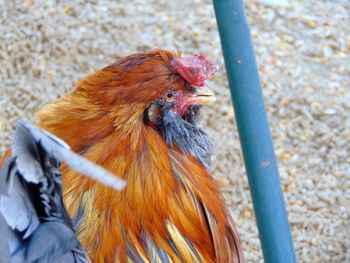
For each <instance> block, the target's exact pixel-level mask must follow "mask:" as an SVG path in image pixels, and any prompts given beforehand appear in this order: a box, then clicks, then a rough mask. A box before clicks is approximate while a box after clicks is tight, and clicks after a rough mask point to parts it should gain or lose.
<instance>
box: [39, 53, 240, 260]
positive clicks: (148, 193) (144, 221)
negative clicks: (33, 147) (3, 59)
mask: <svg viewBox="0 0 350 263" xmlns="http://www.w3.org/2000/svg"><path fill="white" fill-rule="evenodd" d="M192 62H193V61H191V60H186V58H185V59H181V58H180V55H179V54H177V53H174V52H168V51H162V50H157V51H153V52H149V53H144V54H136V55H131V56H129V57H126V58H124V59H121V60H119V61H117V62H116V63H114V64H112V65H111V66H109V67H106V68H104V69H102V70H100V71H97V72H96V73H94V74H92V75H90V76H88V77H86V78H85V79H83V80H82V81H81V82H80V83H78V84H77V86H76V88H75V90H74V91H73V92H72V93H70V94H68V95H66V96H65V97H63V98H61V99H58V100H57V101H56V102H54V103H52V104H50V105H48V106H46V107H44V108H43V109H42V110H40V111H39V112H38V114H37V123H38V125H39V126H40V127H42V128H45V129H47V130H48V131H49V132H51V133H53V134H55V135H56V136H58V137H60V138H62V139H63V140H65V141H66V142H67V143H68V144H69V145H70V146H71V147H72V149H73V150H74V151H76V152H78V153H80V154H82V155H83V156H84V157H86V158H87V159H89V160H91V161H93V162H95V163H97V164H99V165H101V166H103V167H104V168H106V169H107V170H109V171H110V172H112V173H114V174H117V175H119V176H121V177H123V178H124V179H125V180H126V182H127V186H126V188H125V189H124V190H122V191H120V192H115V191H113V190H111V189H108V188H107V187H105V186H103V185H101V184H98V183H95V182H93V181H91V180H89V179H88V178H84V177H82V176H80V175H79V174H78V173H77V172H75V171H73V170H71V169H69V168H67V167H63V169H62V172H63V183H64V193H65V204H66V205H67V208H68V210H69V212H70V214H71V215H75V214H76V213H77V211H78V210H79V208H80V207H81V208H82V209H83V211H84V212H83V217H82V220H81V224H80V225H79V228H78V235H79V238H80V240H81V242H82V244H83V247H84V248H85V250H86V252H87V253H88V255H89V256H90V257H91V259H92V261H93V262H96V263H104V262H129V261H132V262H148V261H149V262H222V263H224V262H225V263H226V262H242V261H243V259H242V252H241V247H240V241H239V238H238V234H237V232H236V230H235V227H234V226H233V223H232V219H231V217H230V216H229V214H228V211H227V209H226V207H225V205H224V201H223V198H222V196H221V195H220V192H219V189H218V187H217V186H216V184H215V182H214V180H213V178H212V177H211V175H210V172H209V168H208V167H209V164H210V163H209V160H210V157H211V144H210V141H209V139H208V136H207V135H206V134H205V132H204V131H203V130H202V129H200V128H198V127H197V126H196V124H195V121H194V118H193V116H194V115H197V104H200V102H203V101H206V100H208V99H209V100H210V99H211V98H210V96H208V94H204V93H203V92H202V90H205V89H206V88H204V87H203V88H202V89H199V88H198V89H195V88H194V87H193V85H192V84H193V83H196V86H198V87H201V86H203V84H204V80H205V79H206V77H207V78H209V77H210V76H211V75H212V74H213V68H212V67H211V64H210V63H209V62H208V61H207V60H206V59H205V58H204V57H201V56H197V57H196V56H195V57H194V64H195V65H198V63H199V65H201V66H202V68H199V71H198V72H197V71H196V70H198V68H195V67H194V68H191V63H192ZM196 63H197V64H196ZM201 63H202V64H201ZM188 68H189V69H190V70H187V69H188ZM203 68H204V69H203ZM201 74H202V75H201ZM206 74H207V75H206Z"/></svg>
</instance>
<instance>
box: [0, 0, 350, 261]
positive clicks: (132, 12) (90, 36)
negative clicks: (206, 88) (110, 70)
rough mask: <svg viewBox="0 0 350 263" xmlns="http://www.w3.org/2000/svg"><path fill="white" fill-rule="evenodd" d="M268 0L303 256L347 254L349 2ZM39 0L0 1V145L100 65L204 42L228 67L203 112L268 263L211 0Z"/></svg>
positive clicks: (261, 40) (248, 234) (278, 109)
mask: <svg viewBox="0 0 350 263" xmlns="http://www.w3.org/2000/svg"><path fill="white" fill-rule="evenodd" d="M270 1H271V0H264V1H263V0H261V1H260V2H259V1H247V4H246V5H247V10H248V16H249V19H250V22H251V31H252V35H253V37H254V42H255V47H256V52H257V57H258V62H259V65H260V66H259V69H260V73H261V79H262V82H263V87H264V95H265V99H266V103H267V109H268V113H269V117H270V123H271V128H272V133H273V137H274V142H275V147H276V154H277V157H278V159H279V166H280V173H281V177H282V183H283V190H284V192H285V195H286V200H287V204H288V210H289V218H290V222H291V226H292V231H293V236H294V240H295V247H296V251H297V256H298V259H299V262H350V227H349V223H348V222H349V221H350V211H349V208H350V180H349V179H350V168H349V167H350V158H349V153H350V144H349V140H350V117H349V114H348V113H349V110H350V92H349V90H348V89H349V86H350V85H349V84H350V59H349V51H350V27H349V25H350V18H349V16H350V14H349V12H350V11H349V10H350V3H349V1H346V0H344V1H340V0H338V1H337V0H333V1H331V0H328V1H327V0H323V1H317V0H308V1H305V2H302V1H298V2H292V3H291V4H290V5H289V6H273V5H272V6H269V4H268V2H270ZM5 2H6V3H5ZM39 2H40V1H30V0H25V1H16V2H13V1H11V2H10V1H8V2H7V1H4V0H0V32H1V34H0V142H1V143H0V152H2V151H3V150H4V149H5V148H6V147H7V146H8V145H9V144H10V135H11V132H12V130H13V127H14V124H15V121H16V120H17V119H19V118H27V119H33V113H34V112H35V111H36V110H37V109H38V108H39V107H40V106H42V105H44V104H46V103H48V102H50V101H52V100H53V99H55V98H57V97H59V96H61V95H62V94H65V93H66V92H68V91H69V90H71V89H72V86H73V84H74V82H75V81H77V80H78V79H80V78H81V77H82V76H84V75H85V74H87V73H88V72H90V71H92V70H93V69H95V68H100V67H102V66H105V65H108V64H110V63H112V62H113V61H115V60H116V59H118V58H120V57H122V56H124V55H127V54H130V53H134V52H136V51H145V50H149V49H153V48H157V47H158V48H168V49H181V50H183V51H184V52H185V53H189V54H193V53H205V54H207V55H208V56H209V57H211V58H212V59H213V60H214V61H215V62H216V63H217V64H218V65H219V66H221V69H222V70H221V71H220V72H219V73H218V74H217V75H216V76H215V77H214V78H213V80H212V86H213V87H214V89H215V91H216V93H217V97H218V103H217V104H216V105H213V106H211V107H208V108H207V109H205V111H204V112H203V119H204V120H203V125H205V126H207V130H208V132H209V133H210V135H211V136H212V137H213V138H214V140H215V145H216V149H217V151H216V153H217V159H216V162H215V164H214V168H215V177H216V178H218V180H219V181H220V182H221V185H222V191H223V193H224V195H225V198H226V201H227V204H228V205H229V207H230V210H231V211H232V213H233V215H234V217H235V219H236V223H237V225H238V229H239V232H240V233H241V236H242V239H243V242H244V248H245V255H246V259H247V261H248V262H261V261H262V255H261V252H260V246H259V239H258V236H257V229H256V225H255V221H254V213H253V210H252V204H251V199H250V195H249V187H248V183H247V180H246V176H245V174H244V166H243V163H242V157H241V153H240V146H239V140H238V134H237V130H236V127H235V122H234V120H233V111H232V108H231V104H230V103H231V102H230V98H229V91H228V88H227V80H226V76H225V72H224V67H223V59H222V53H221V50H220V43H219V36H218V33H217V28H216V22H215V18H214V13H213V8H212V3H211V2H210V1H202V0H197V1H189V0H188V1H183V2H182V3H181V4H179V3H178V2H177V3H176V2H175V1H165V0H164V1H145V0H138V1H133V3H129V1H118V2H119V3H116V2H117V1H115V3H111V2H102V1H101V2H99V1H83V0H81V1H70V3H69V4H68V3H62V2H63V1H60V3H54V1H45V4H43V3H41V2H40V3H39ZM73 2H75V3H73ZM262 2H264V3H262ZM275 2H276V1H275ZM283 2H287V1H283Z"/></svg>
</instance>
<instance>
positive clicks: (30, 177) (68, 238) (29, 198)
mask: <svg viewBox="0 0 350 263" xmlns="http://www.w3.org/2000/svg"><path fill="white" fill-rule="evenodd" d="M13 137H14V143H13V151H12V156H11V157H10V158H8V159H7V160H6V163H5V164H4V166H3V168H2V169H1V171H0V233H1V240H0V259H1V260H0V261H1V262H4V263H7V262H8V263H10V262H11V263H34V262H38V263H40V262H42V263H45V262H57V263H59V262H66V263H88V262H90V261H89V259H88V257H87V255H86V254H85V251H84V250H83V248H82V246H81V243H80V241H79V240H78V238H77V236H76V232H75V229H74V222H73V221H72V219H71V217H70V216H69V215H68V212H67V210H66V208H65V206H64V204H63V195H62V194H63V193H62V180H61V179H62V175H61V173H60V171H59V168H60V162H61V161H63V160H65V161H67V163H68V165H69V166H70V167H71V168H73V169H77V170H78V171H80V172H81V173H83V174H87V175H90V176H91V177H92V178H94V180H99V181H100V182H102V183H104V184H105V185H106V187H108V186H109V187H113V188H114V189H121V188H122V187H124V186H125V182H124V181H123V180H119V179H118V178H117V177H115V176H114V175H111V174H109V173H108V172H107V171H105V170H104V169H102V168H100V167H98V166H96V165H94V164H92V163H90V162H89V161H87V160H85V159H84V158H82V157H80V156H79V155H77V154H75V153H73V152H71V151H70V149H69V147H68V146H67V145H66V144H65V143H64V142H62V141H61V140H60V139H58V138H57V137H55V136H53V135H52V134H49V133H47V132H45V131H44V130H41V129H39V128H38V127H36V126H34V125H33V124H31V123H30V122H29V121H25V120H21V121H19V122H18V123H17V128H16V131H15V132H14V136H13ZM75 220H79V215H77V217H76V219H75Z"/></svg>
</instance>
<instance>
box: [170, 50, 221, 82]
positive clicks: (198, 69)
mask: <svg viewBox="0 0 350 263" xmlns="http://www.w3.org/2000/svg"><path fill="white" fill-rule="evenodd" d="M170 64H171V66H172V67H173V68H174V69H175V70H176V71H177V72H178V73H179V74H180V75H181V77H183V78H184V79H185V80H187V81H188V82H189V83H190V84H191V85H193V86H199V87H202V86H204V82H205V81H206V80H207V79H209V78H210V77H211V76H213V75H214V73H215V72H216V71H217V70H218V69H217V67H216V66H215V65H214V64H213V63H212V62H211V61H210V60H209V59H208V58H207V57H206V56H205V55H194V56H189V57H183V58H175V59H173V60H172V61H171V63H170Z"/></svg>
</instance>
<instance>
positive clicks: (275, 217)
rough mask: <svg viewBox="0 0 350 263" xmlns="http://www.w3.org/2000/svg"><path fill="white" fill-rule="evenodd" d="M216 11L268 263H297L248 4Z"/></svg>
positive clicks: (218, 6) (231, 0) (226, 4)
mask: <svg viewBox="0 0 350 263" xmlns="http://www.w3.org/2000/svg"><path fill="white" fill-rule="evenodd" d="M214 9H215V14H216V19H217V23H218V28H219V33H220V38H221V45H222V49H223V54H224V58H225V65H226V70H227V75H228V80H229V84H230V90H231V97H232V103H233V106H234V110H235V116H236V121H237V126H238V132H239V135H240V141H241V147H242V152H243V156H244V162H245V167H246V172H247V176H248V181H249V186H250V192H251V196H252V200H253V205H254V210H255V216H256V221H257V225H258V230H259V236H260V242H261V247H262V250H263V255H264V259H265V262H267V263H270V262H271V263H279V262H281V263H282V262H283V263H291V262H296V257H295V252H294V247H293V241H292V237H291V232H290V227H289V223H288V218H287V212H286V208H285V204H284V199H283V192H282V189H281V183H280V178H279V174H278V167H277V162H276V159H275V154H274V148H273V144H272V138H271V133H270V128H269V124H268V120H267V114H266V110H265V104H264V99H263V95H262V89H261V84H260V79H259V74H258V68H257V65H256V61H255V53H254V49H253V44H252V40H251V36H250V30H249V26H248V23H247V19H246V16H245V10H244V3H243V0H214ZM247 253H249V251H247Z"/></svg>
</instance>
